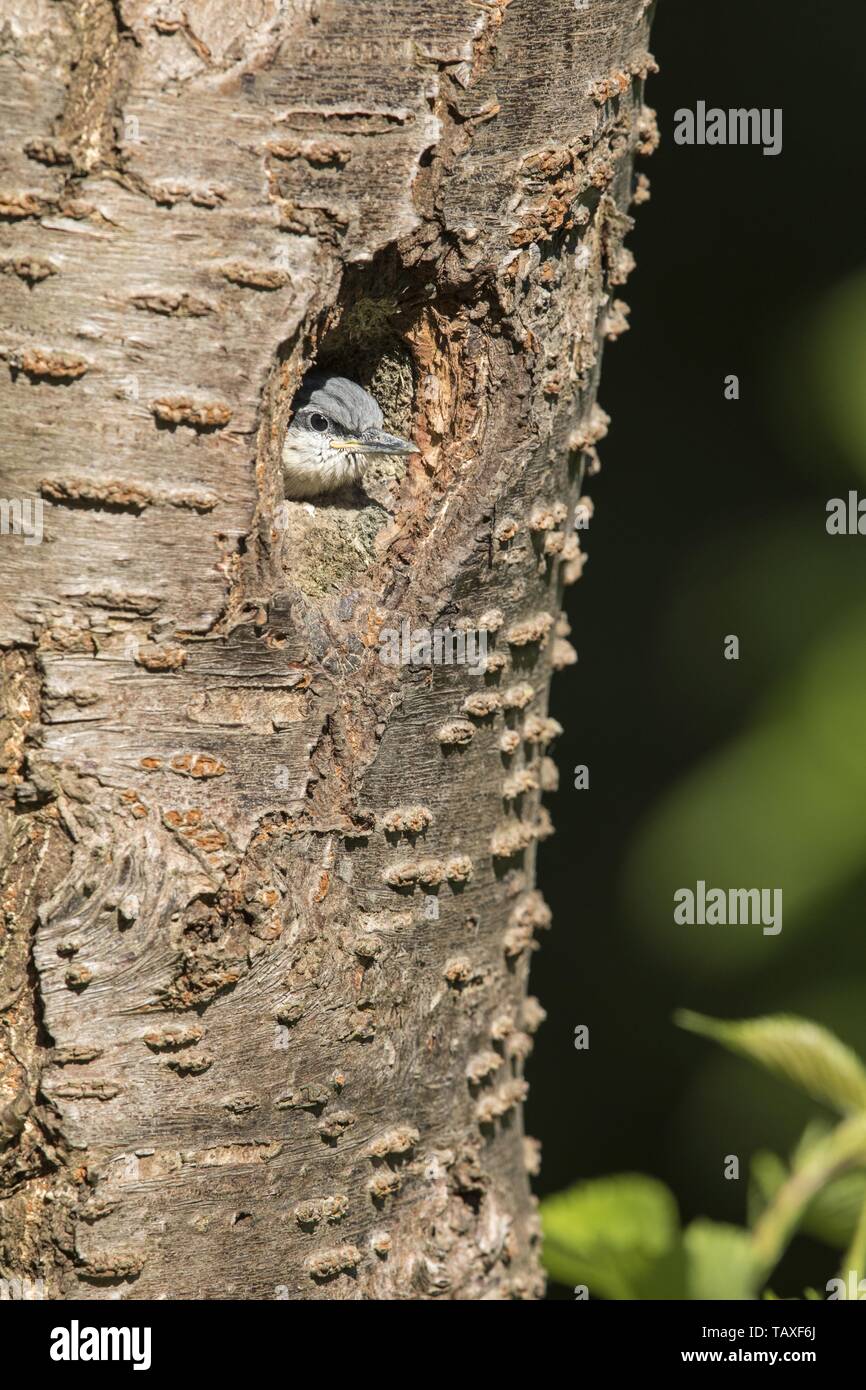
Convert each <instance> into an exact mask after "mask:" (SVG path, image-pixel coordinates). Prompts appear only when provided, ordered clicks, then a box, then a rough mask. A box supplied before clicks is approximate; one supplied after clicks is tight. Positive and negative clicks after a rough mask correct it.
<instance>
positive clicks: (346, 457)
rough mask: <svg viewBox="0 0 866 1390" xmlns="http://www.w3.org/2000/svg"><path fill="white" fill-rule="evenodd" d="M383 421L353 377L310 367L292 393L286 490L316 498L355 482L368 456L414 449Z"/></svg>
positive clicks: (285, 460)
mask: <svg viewBox="0 0 866 1390" xmlns="http://www.w3.org/2000/svg"><path fill="white" fill-rule="evenodd" d="M382 424H383V416H382V411H381V410H380V408H379V405H378V403H377V402H376V401H375V400H374V398H373V397H372V396H371V395H370V394H369V392H368V391H365V390H364V389H363V387H361V386H359V385H358V384H357V382H354V381H350V380H349V379H348V378H347V377H344V376H335V375H333V374H332V373H330V372H318V371H317V372H309V373H308V374H307V376H306V377H305V378H304V380H303V382H302V384H301V388H300V390H299V391H298V394H297V396H296V397H295V402H294V415H293V417H292V422H291V424H290V425H289V428H288V430H287V431H286V437H285V441H284V443H283V477H284V480H285V485H286V495H287V496H290V497H314V496H316V495H318V494H319V493H323V492H333V491H334V490H335V489H336V488H339V487H342V486H344V485H345V484H346V483H348V482H357V481H358V479H359V477H360V474H361V470H362V468H363V464H364V460H365V458H367V457H369V456H370V455H376V454H416V453H417V452H418V449H417V448H416V446H415V445H414V444H411V443H410V442H409V440H408V439H401V438H400V436H399V435H396V434H388V433H387V431H385V430H383V429H382Z"/></svg>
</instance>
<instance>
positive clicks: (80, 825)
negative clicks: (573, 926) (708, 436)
mask: <svg viewBox="0 0 866 1390" xmlns="http://www.w3.org/2000/svg"><path fill="white" fill-rule="evenodd" d="M650 9H651V6H650V5H649V4H648V3H642V2H641V0H607V2H606V3H605V2H604V0H592V3H587V4H585V3H582V0H547V2H546V3H545V4H544V5H542V6H539V4H538V3H537V0H489V3H485V2H483V0H379V2H377V3H373V0H293V2H292V0H289V2H288V3H287V2H286V0H256V3H247V4H237V3H235V0H210V2H209V3H204V0H201V2H200V3H199V0H191V3H187V4H186V5H185V6H183V7H181V6H177V7H172V6H170V5H169V6H166V5H164V4H161V3H154V2H153V0H115V3H111V0H66V3H64V4H61V5H58V4H53V3H48V0H16V3H15V4H14V7H13V6H10V8H9V9H8V10H7V15H8V17H7V19H6V20H5V23H4V28H3V31H2V38H3V42H2V51H0V63H2V87H3V92H4V102H5V118H6V119H5V127H6V142H5V151H6V152H5V160H4V167H3V170H2V177H0V200H2V207H0V211H2V214H3V223H4V225H3V227H2V233H3V251H2V257H0V268H2V270H3V271H4V272H5V274H4V276H3V279H2V284H3V288H4V296H3V298H4V304H5V309H4V314H3V329H2V341H0V354H2V356H3V357H4V359H5V363H6V370H4V374H3V381H2V394H3V411H4V420H5V423H4V427H3V435H4V443H5V445H6V455H7V459H8V469H7V473H6V475H5V479H4V482H3V484H2V492H3V496H4V498H5V499H7V502H9V503H11V502H13V501H15V500H16V499H17V501H18V505H19V510H20V509H21V507H23V509H24V510H23V513H22V515H23V516H24V517H26V516H28V515H31V516H32V520H33V525H32V527H31V533H30V534H29V535H24V534H22V530H23V529H26V527H24V526H23V523H22V525H20V526H19V525H17V524H15V523H16V512H15V508H14V507H12V506H7V507H6V511H5V512H4V517H5V519H6V522H7V523H8V524H6V525H5V526H4V529H5V531H6V532H7V534H4V535H3V537H2V541H0V558H2V566H3V603H2V615H0V643H2V659H3V663H4V671H5V681H4V701H5V703H4V709H3V715H4V721H5V722H4V726H3V733H2V747H3V753H4V761H5V763H6V768H5V772H6V776H5V781H4V788H5V790H4V798H5V799H4V801H3V803H2V804H3V807H4V812H3V826H4V838H5V844H4V851H5V877H4V884H3V915H2V936H0V950H2V953H3V961H4V969H5V979H4V984H3V985H2V987H0V1010H2V1012H0V1024H2V1028H0V1058H2V1079H0V1172H2V1178H3V1182H4V1188H3V1192H4V1200H3V1201H2V1203H0V1210H2V1222H3V1224H2V1232H0V1268H2V1272H3V1273H4V1274H7V1275H10V1274H11V1275H12V1276H15V1277H18V1278H24V1277H31V1278H36V1277H40V1278H42V1279H43V1280H44V1281H45V1289H46V1292H47V1294H48V1296H49V1297H65V1298H82V1297H83V1298H104V1297H120V1298H131V1299H138V1298H153V1297H160V1296H163V1297H166V1296H167V1297H169V1298H177V1299H191V1298H216V1299H219V1298H245V1299H259V1298H273V1297H288V1298H293V1299H294V1298H385V1299H392V1298H394V1299H404V1298H432V1297H445V1298H464V1299H477V1298H503V1297H519V1298H523V1297H530V1298H531V1297H536V1296H538V1294H539V1293H540V1292H541V1290H542V1288H543V1281H542V1280H541V1278H540V1273H539V1261H538V1229H537V1221H536V1217H535V1213H534V1205H533V1199H532V1197H531V1194H530V1189H529V1180H528V1176H527V1169H529V1171H532V1170H533V1167H534V1164H535V1160H536V1146H535V1145H534V1143H533V1141H531V1140H527V1139H525V1138H524V1136H523V1130H522V1117H521V1101H522V1099H523V1095H524V1091H525V1085H524V1081H523V1079H522V1077H523V1068H524V1061H525V1058H526V1055H527V1053H528V1051H529V1049H530V1047H531V1039H530V1035H531V1033H532V1031H533V1029H534V1028H535V1026H536V1025H537V1023H538V1022H539V1020H540V1018H541V1017H542V1016H543V1014H542V1010H541V1008H540V1006H539V1005H538V1003H537V1002H536V1001H534V1000H533V999H532V998H527V996H526V984H527V974H528V966H529V958H530V954H531V949H532V946H533V944H534V941H533V938H534V933H535V931H536V930H537V929H538V928H540V927H543V926H545V925H546V923H547V919H548V916H549V914H548V912H547V909H546V907H545V905H544V902H543V899H542V898H541V896H540V894H539V893H538V892H537V891H536V890H535V888H534V886H533V882H534V879H533V875H534V849H535V844H536V842H537V840H538V839H539V838H541V837H543V836H544V835H545V834H547V833H549V828H550V827H549V821H548V818H547V813H546V812H545V810H544V809H543V807H542V806H541V804H540V797H541V793H542V791H543V790H545V789H549V788H550V787H551V786H552V785H553V783H554V780H555V773H556V769H555V765H554V764H553V762H552V761H551V759H550V757H549V755H548V752H547V745H548V744H549V743H550V741H551V739H552V737H553V736H554V734H555V732H556V726H555V725H554V723H553V721H551V720H550V719H549V718H548V717H547V713H546V709H547V695H548V687H549V680H550V675H551V671H552V670H555V669H558V668H560V667H562V666H564V665H568V664H570V662H571V661H572V660H573V659H574V651H573V648H572V647H571V646H570V645H569V643H568V642H567V640H566V625H565V624H564V623H563V620H562V618H561V616H560V610H561V605H562V592H563V585H564V584H567V583H569V582H570V581H571V580H573V579H574V578H576V577H577V576H578V575H579V573H580V566H581V560H582V557H581V554H580V550H579V544H578V535H576V534H575V533H574V530H573V527H574V523H575V519H576V508H577V503H578V499H579V497H580V495H581V483H582V478H583V474H584V471H585V470H586V469H587V468H588V469H589V471H590V472H591V471H592V469H593V467H594V464H595V448H594V446H595V444H596V443H597V441H598V439H599V438H600V437H601V436H602V435H603V433H604V425H605V417H604V415H603V413H602V412H601V411H600V410H599V409H598V408H597V407H596V405H595V390H596V383H597V376H598V368H599V358H600V350H601V344H602V341H603V339H604V338H605V337H606V336H607V337H611V336H615V335H616V334H617V333H618V332H620V331H621V330H622V328H623V327H624V326H625V320H624V314H625V306H624V305H622V303H621V302H620V301H619V300H617V299H616V298H615V297H614V296H615V293H616V286H618V285H619V284H620V283H621V282H622V281H623V280H624V279H625V277H626V275H627V273H628V270H629V268H630V264H631V257H630V254H629V253H628V252H627V251H625V250H624V249H623V246H622V240H623V236H624V234H625V232H626V231H627V230H628V228H629V226H630V225H631V222H630V218H629V216H628V215H627V212H626V209H627V207H628V205H629V203H630V201H631V200H632V199H634V200H635V201H641V200H643V199H644V198H645V197H646V196H648V195H647V191H646V187H647V186H646V180H645V179H643V178H641V179H639V180H638V182H637V184H634V182H633V175H632V160H633V155H634V153H635V151H636V150H637V151H639V152H642V153H646V152H648V151H649V150H650V149H651V148H652V145H653V142H654V138H655V137H654V124H653V119H652V112H651V111H649V110H648V108H646V107H644V106H642V104H641V103H642V90H643V80H644V78H645V76H646V74H647V72H648V71H650V70H651V69H652V67H653V64H652V59H651V57H650V56H649V54H648V52H647V31H648V25H649V18H650V15H649V11H650ZM167 12H170V13H171V14H172V15H174V16H176V17H174V18H167V17H166V13H167ZM313 363H317V364H318V365H320V366H327V367H330V368H332V369H336V370H339V371H340V372H341V374H343V375H346V376H350V377H352V378H354V379H355V380H358V381H360V382H361V384H362V385H364V386H366V387H367V388H368V389H369V390H370V391H371V392H372V393H373V394H374V395H375V396H376V397H377V399H378V400H379V402H380V404H381V405H382V407H383V409H384V412H385V422H386V428H390V429H393V430H396V431H398V432H400V433H402V434H407V435H410V436H411V437H412V439H413V440H414V441H415V442H416V443H418V445H419V446H420V448H421V453H420V454H419V455H416V456H414V457H413V458H412V459H411V460H410V461H409V464H408V467H404V466H402V465H401V467H400V468H399V469H398V468H397V465H396V464H394V463H391V464H389V465H388V466H387V467H385V466H383V467H382V468H381V469H379V470H378V473H377V474H376V475H375V476H371V477H370V478H369V479H368V486H367V489H366V493H365V494H363V495H361V494H358V495H357V496H356V497H354V498H350V499H349V500H348V501H346V500H345V499H336V500H334V501H332V502H330V503H329V502H327V501H323V502H322V504H321V505H317V506H310V505H305V504H303V503H299V502H293V501H290V500H289V501H287V500H285V499H284V497H283V493H282V483H281V474H280V467H279V460H280V446H281V439H282V434H283V432H284V430H285V428H286V424H287V422H288V420H289V418H290V414H291V403H292V397H293V394H294V392H295V390H296V388H297V385H298V383H299V381H300V379H301V377H302V375H303V373H304V371H305V370H306V369H307V368H308V367H309V366H310V365H311V364H313ZM37 500H39V501H41V503H42V505H43V508H44V511H43V514H42V515H43V535H42V543H41V544H36V543H33V542H35V541H37V540H38V539H39V535H38V527H37V525H36V519H37V518H38V507H37V506H36V501H37ZM30 507H32V508H33V511H32V513H29V512H28V508H30ZM581 510H582V513H584V514H585V511H586V507H584V508H583V509H581ZM579 519H580V518H579V517H578V520H579ZM434 627H436V628H439V629H441V628H450V629H452V630H453V631H457V632H459V633H464V634H465V632H466V629H470V630H471V631H470V633H469V634H468V636H469V637H470V638H471V637H472V636H473V635H474V634H475V632H476V630H477V632H478V633H479V634H480V636H479V638H478V640H479V641H483V640H484V639H485V635H486V640H487V642H488V661H487V669H486V672H485V673H484V674H483V675H482V674H480V673H479V671H478V670H477V668H476V667H474V666H473V665H472V663H471V662H470V661H469V660H468V659H467V660H464V661H463V662H460V661H456V662H454V663H450V664H449V663H447V662H445V663H442V662H439V661H437V660H435V659H434V661H433V663H432V665H431V664H430V663H429V662H428V661H427V657H428V656H429V653H428V652H425V651H424V650H423V642H422V646H421V647H420V648H418V647H416V649H415V652H414V656H415V657H416V660H415V661H411V660H410V661H408V662H407V661H406V659H405V658H406V656H407V655H408V656H410V657H411V656H412V655H413V652H412V650H411V646H410V645H407V646H406V647H405V649H404V648H402V647H401V646H400V644H399V642H398V643H397V645H396V646H395V645H394V644H393V642H392V643H391V646H389V645H388V642H389V641H390V640H391V639H390V638H389V634H390V633H392V632H397V633H400V634H401V640H404V641H405V642H406V643H407V644H409V643H411V640H412V639H414V640H415V641H416V642H417V641H418V640H419V636H420V638H423V636H424V630H425V629H431V628H434ZM467 650H469V649H468V648H467ZM389 652H390V654H391V656H392V658H395V659H396V661H397V664H394V660H392V661H391V662H390V663H389V661H388V659H387V657H388V654H389ZM395 654H396V657H395ZM446 654H447V653H446V652H435V651H434V657H437V656H445V655H446ZM458 654H459V653H458Z"/></svg>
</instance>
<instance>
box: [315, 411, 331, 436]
mask: <svg viewBox="0 0 866 1390" xmlns="http://www.w3.org/2000/svg"><path fill="white" fill-rule="evenodd" d="M329 428H330V421H329V420H328V418H327V416H326V415H311V416H310V429H312V430H317V431H318V433H319V434H324V433H325V430H326V429H329Z"/></svg>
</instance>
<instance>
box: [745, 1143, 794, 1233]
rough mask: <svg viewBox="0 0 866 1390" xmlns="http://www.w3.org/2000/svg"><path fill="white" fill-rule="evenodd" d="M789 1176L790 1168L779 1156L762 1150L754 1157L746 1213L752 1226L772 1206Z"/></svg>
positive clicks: (751, 1165) (750, 1167) (750, 1170)
mask: <svg viewBox="0 0 866 1390" xmlns="http://www.w3.org/2000/svg"><path fill="white" fill-rule="evenodd" d="M788 1176H789V1172H788V1166H787V1164H786V1163H785V1161H784V1159H781V1158H780V1157H779V1155H778V1154H774V1153H770V1152H769V1151H768V1150H766V1149H760V1150H759V1151H758V1153H756V1154H753V1155H752V1161H751V1163H750V1164H749V1186H748V1192H747V1196H746V1212H747V1216H748V1221H749V1225H750V1226H754V1224H755V1222H756V1221H757V1220H758V1218H759V1216H760V1215H761V1213H762V1212H764V1211H765V1210H766V1208H767V1207H768V1206H769V1205H770V1203H771V1201H772V1200H773V1198H774V1197H775V1195H776V1193H777V1192H778V1191H779V1188H780V1187H781V1186H782V1184H783V1183H784V1182H785V1181H786V1180H787V1178H788Z"/></svg>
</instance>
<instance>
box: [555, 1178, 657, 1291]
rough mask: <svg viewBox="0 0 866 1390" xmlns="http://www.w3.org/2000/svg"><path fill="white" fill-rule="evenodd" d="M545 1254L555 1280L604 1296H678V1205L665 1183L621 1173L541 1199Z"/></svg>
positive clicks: (580, 1184)
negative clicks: (582, 1285) (583, 1285)
mask: <svg viewBox="0 0 866 1390" xmlns="http://www.w3.org/2000/svg"><path fill="white" fill-rule="evenodd" d="M541 1218H542V1224H543V1228H544V1262H545V1265H546V1267H547V1270H548V1273H549V1274H550V1276H551V1278H553V1279H555V1280H557V1282H559V1283H561V1284H570V1285H572V1286H574V1285H577V1284H585V1285H586V1286H587V1287H588V1289H589V1290H590V1292H591V1293H592V1294H594V1295H597V1296H600V1297H602V1298H611V1299H643V1298H646V1299H649V1298H661V1299H670V1298H682V1297H684V1292H683V1289H684V1281H683V1257H682V1251H681V1249H680V1243H679V1217H678V1213H677V1205H676V1202H675V1200H674V1198H673V1197H672V1195H671V1193H670V1192H669V1191H668V1189H667V1188H666V1187H665V1186H664V1184H663V1183H660V1182H657V1181H656V1180H655V1179H654V1178H648V1177H643V1176H641V1175H640V1174H633V1173H623V1174H618V1175H616V1176H614V1177H609V1178H599V1179H596V1180H595V1181H591V1182H585V1183H579V1184H578V1185H577V1186H575V1187H570V1188H568V1189H567V1191H565V1192H560V1193H557V1194H556V1195H555V1196H553V1197H548V1198H547V1199H546V1200H545V1201H543V1202H542V1203H541Z"/></svg>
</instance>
